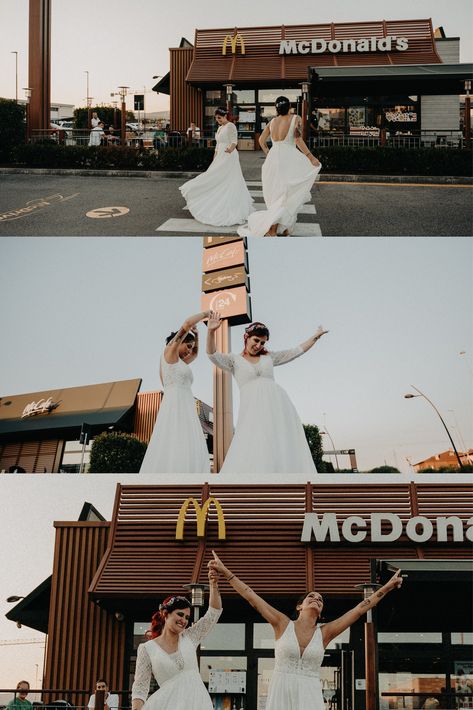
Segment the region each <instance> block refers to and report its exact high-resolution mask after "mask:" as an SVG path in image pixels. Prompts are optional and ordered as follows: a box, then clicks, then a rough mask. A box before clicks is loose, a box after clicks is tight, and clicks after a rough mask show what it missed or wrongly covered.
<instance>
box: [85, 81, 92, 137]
mask: <svg viewBox="0 0 473 710" xmlns="http://www.w3.org/2000/svg"><path fill="white" fill-rule="evenodd" d="M84 74H87V94H86V99H85V101H86V104H87V128H90V127H91V126H90V108H91V106H90V96H89V72H88V70H87V69H85V70H84Z"/></svg>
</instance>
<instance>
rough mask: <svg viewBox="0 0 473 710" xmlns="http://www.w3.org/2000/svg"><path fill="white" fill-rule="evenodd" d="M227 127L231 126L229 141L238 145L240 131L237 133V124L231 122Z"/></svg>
mask: <svg viewBox="0 0 473 710" xmlns="http://www.w3.org/2000/svg"><path fill="white" fill-rule="evenodd" d="M227 125H228V126H229V129H228V140H229V141H230V143H238V131H237V127H236V126H235V124H234V123H232V122H231V121H229V122H228V124H227Z"/></svg>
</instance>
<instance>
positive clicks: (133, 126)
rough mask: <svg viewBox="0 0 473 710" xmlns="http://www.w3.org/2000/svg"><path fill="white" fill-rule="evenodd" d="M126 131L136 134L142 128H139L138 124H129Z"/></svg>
mask: <svg viewBox="0 0 473 710" xmlns="http://www.w3.org/2000/svg"><path fill="white" fill-rule="evenodd" d="M126 130H127V131H134V132H135V133H138V132H139V130H140V127H139V125H138V123H127V124H126Z"/></svg>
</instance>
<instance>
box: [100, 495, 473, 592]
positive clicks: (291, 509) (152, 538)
mask: <svg viewBox="0 0 473 710" xmlns="http://www.w3.org/2000/svg"><path fill="white" fill-rule="evenodd" d="M210 495H212V496H215V497H216V498H217V500H218V501H219V502H220V504H221V506H222V509H223V511H224V515H225V523H226V528H227V539H226V540H225V541H220V540H219V539H218V534H217V514H216V511H215V509H214V508H211V509H210V511H209V516H208V525H207V532H206V536H205V539H204V540H203V541H202V540H199V539H198V538H197V535H196V515H195V512H194V510H193V508H190V509H189V511H188V515H187V522H186V525H185V539H184V541H183V542H179V541H176V540H175V530H176V522H177V518H178V515H179V510H180V507H181V505H182V503H183V501H184V500H185V499H186V498H188V497H189V496H193V497H195V498H196V499H197V500H200V501H203V500H206V499H207V497H208V496H210ZM306 512H315V513H317V514H319V515H322V514H323V513H326V512H327V513H330V512H332V513H336V514H337V516H339V517H340V516H341V517H347V516H348V515H359V516H361V517H363V518H364V519H368V518H369V516H370V514H371V513H375V512H378V513H383V512H384V513H394V514H396V515H398V516H399V517H400V518H401V520H402V521H403V522H405V521H407V519H409V518H411V517H414V516H415V515H417V514H419V515H424V516H426V517H427V518H432V517H434V516H438V515H457V516H459V517H460V518H461V519H462V520H463V521H466V520H468V519H469V518H470V517H471V516H472V513H473V490H472V487H471V486H468V485H466V484H465V485H461V484H448V483H445V484H439V485H422V484H417V485H411V484H407V483H406V484H387V485H383V484H377V485H374V484H347V485H344V486H343V487H342V486H341V485H340V484H338V485H330V484H329V485H315V484H314V485H313V484H307V485H301V484H294V485H283V486H276V485H274V486H271V485H253V486H251V485H241V486H236V485H231V486H230V485H219V484H215V485H214V484H213V483H211V484H205V486H203V487H201V486H128V485H127V486H120V485H119V486H118V489H117V498H116V502H115V511H114V517H113V521H112V534H111V536H110V543H109V546H108V548H107V551H106V553H105V555H104V557H103V560H102V562H101V565H100V568H99V569H98V571H97V574H96V575H95V577H94V579H93V581H92V583H91V586H90V593H91V595H92V597H93V598H102V599H104V598H109V599H115V600H118V599H120V598H124V599H132V598H135V599H136V598H137V597H140V598H151V597H155V596H156V595H157V594H158V595H159V594H166V593H168V592H169V590H170V589H179V588H181V587H182V585H183V584H187V583H189V582H190V581H199V582H204V583H205V581H206V575H207V567H206V565H207V562H208V561H209V559H210V558H211V550H212V549H215V550H216V551H217V552H219V553H221V554H222V557H223V559H224V560H225V562H226V564H228V566H229V567H230V568H231V570H232V571H233V572H234V573H235V574H236V575H238V576H241V578H242V579H244V580H245V582H247V583H248V584H250V585H251V586H252V587H253V588H254V589H255V591H256V592H258V593H259V594H262V595H263V596H264V595H272V596H273V597H287V596H291V595H294V594H295V593H296V592H297V593H300V590H301V589H306V588H317V590H318V591H320V592H321V593H324V594H327V595H329V596H330V595H331V596H335V597H337V596H338V597H345V598H346V597H354V596H356V592H355V590H354V585H355V584H358V583H359V582H360V581H367V580H369V578H370V560H371V559H383V558H397V559H399V558H401V559H411V558H413V559H419V558H422V557H425V558H437V559H442V558H443V559H448V558H455V559H463V558H468V559H469V558H471V556H472V549H471V545H470V544H469V543H468V542H464V543H458V542H456V543H453V542H447V543H438V542H436V541H435V540H431V541H428V542H426V543H424V544H422V545H419V543H416V542H413V541H411V540H410V539H409V538H408V537H407V536H406V535H405V534H404V533H403V535H402V536H401V537H400V538H399V540H397V541H396V542H393V543H391V544H388V543H378V544H375V543H371V542H370V541H369V540H367V541H366V542H361V543H356V544H350V543H348V542H346V541H343V538H342V542H340V543H330V542H325V543H317V544H316V545H313V544H308V543H302V542H301V539H300V538H301V532H302V526H303V520H304V515H305V513H306ZM340 528H341V520H339V529H340ZM383 530H384V531H385V532H387V531H388V530H390V527H389V526H388V525H386V526H385V527H384V528H383ZM197 558H198V559H199V560H200V561H201V563H200V565H198V566H197V567H196V565H195V561H196V559H197ZM275 570H277V572H276V571H275ZM223 594H224V595H229V596H232V595H234V592H233V590H232V589H230V588H228V587H224V589H223Z"/></svg>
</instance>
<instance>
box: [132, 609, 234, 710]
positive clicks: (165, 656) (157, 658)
mask: <svg viewBox="0 0 473 710" xmlns="http://www.w3.org/2000/svg"><path fill="white" fill-rule="evenodd" d="M221 613H222V610H221V609H213V608H212V607H209V608H208V609H207V613H206V614H205V615H204V616H203V617H202V618H201V619H199V621H197V622H196V623H195V624H193V625H192V626H191V627H190V628H188V629H186V630H185V631H183V632H182V634H181V635H180V637H179V646H178V650H177V651H176V652H175V653H166V651H164V649H162V648H161V646H159V644H157V643H156V641H155V640H154V639H150V640H149V641H146V643H142V644H140V645H139V646H138V653H137V657H136V670H135V679H134V682H133V687H132V690H131V695H132V698H133V699H134V698H140V699H141V700H143V701H146V699H147V697H148V693H149V685H150V681H151V676H152V675H154V677H155V678H156V680H157V682H158V684H159V686H160V687H162V686H163V684H164V683H165V682H166V681H167V680H170V679H171V678H174V676H176V675H177V674H178V673H183V672H189V671H193V672H195V673H198V672H199V668H198V665H197V656H196V648H197V646H198V645H199V644H200V643H201V642H202V641H203V639H204V638H205V637H206V636H207V635H208V634H209V633H210V631H212V629H213V627H214V626H215V624H216V623H217V621H218V620H219V617H220V615H221Z"/></svg>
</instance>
